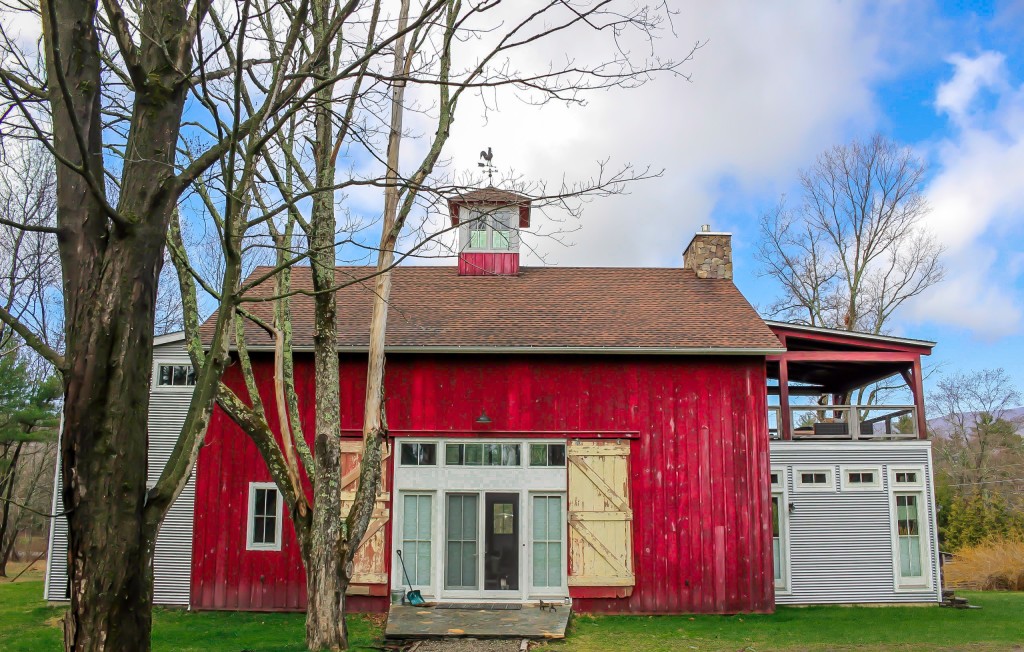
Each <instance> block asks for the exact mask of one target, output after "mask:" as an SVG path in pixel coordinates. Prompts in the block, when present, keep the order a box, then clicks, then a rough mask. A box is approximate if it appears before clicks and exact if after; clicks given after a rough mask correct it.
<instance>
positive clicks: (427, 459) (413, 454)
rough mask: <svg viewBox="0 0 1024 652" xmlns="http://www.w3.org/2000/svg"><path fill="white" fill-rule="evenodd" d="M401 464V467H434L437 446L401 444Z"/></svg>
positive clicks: (416, 443) (415, 443)
mask: <svg viewBox="0 0 1024 652" xmlns="http://www.w3.org/2000/svg"><path fill="white" fill-rule="evenodd" d="M401 462H402V466H436V465H437V444H421V443H418V442H411V443H403V444H402V446H401Z"/></svg>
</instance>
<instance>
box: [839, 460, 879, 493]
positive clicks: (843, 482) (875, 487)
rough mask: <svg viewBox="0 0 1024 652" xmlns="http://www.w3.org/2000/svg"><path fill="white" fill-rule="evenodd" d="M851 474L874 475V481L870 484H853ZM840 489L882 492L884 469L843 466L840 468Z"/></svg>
mask: <svg viewBox="0 0 1024 652" xmlns="http://www.w3.org/2000/svg"><path fill="white" fill-rule="evenodd" d="M851 473H873V474H874V477H875V479H874V481H873V482H869V483H864V482H860V483H856V484H854V483H851V482H850V475H849V474H851ZM839 483H840V489H841V490H842V491H844V492H846V491H881V489H882V469H881V467H878V466H841V467H839Z"/></svg>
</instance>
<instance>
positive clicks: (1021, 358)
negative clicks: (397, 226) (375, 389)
mask: <svg viewBox="0 0 1024 652" xmlns="http://www.w3.org/2000/svg"><path fill="white" fill-rule="evenodd" d="M670 4H671V6H672V7H673V8H674V9H676V10H677V13H676V15H674V17H673V20H672V30H671V32H669V33H665V34H662V37H661V38H660V39H659V40H658V42H657V43H656V44H655V48H656V51H657V52H658V54H660V55H662V56H668V57H675V58H680V57H683V56H685V54H686V53H687V52H688V51H689V50H690V48H691V47H692V46H693V44H694V43H695V42H702V43H704V45H703V47H701V48H700V49H699V50H698V51H697V52H696V54H695V55H694V57H693V59H692V61H690V62H689V63H688V64H687V65H686V66H685V67H684V71H685V72H686V73H687V74H688V75H689V80H686V79H683V78H679V77H675V78H673V77H671V76H668V75H663V76H661V77H659V78H657V79H655V80H654V81H652V82H650V83H648V84H647V85H645V86H643V87H641V88H639V89H632V90H628V91H620V90H616V91H610V92H603V93H599V94H597V95H594V96H591V97H590V98H589V100H588V102H587V104H586V106H568V107H567V106H564V105H547V106H544V107H540V108H538V107H534V106H527V105H523V104H522V103H517V102H515V101H505V102H502V104H501V110H500V111H497V112H490V113H488V115H487V116H486V118H484V117H483V116H482V115H481V111H480V109H479V107H478V106H474V105H473V104H472V103H471V102H470V103H466V104H465V105H463V106H461V107H460V114H459V118H458V119H457V121H456V124H455V126H454V128H453V133H452V139H451V141H450V142H449V146H448V148H447V155H448V156H450V157H451V160H452V162H453V163H452V165H453V166H454V167H456V168H458V167H464V168H465V169H472V167H473V166H475V163H476V159H477V157H478V155H479V152H480V150H481V149H484V148H486V147H487V146H490V147H492V148H493V151H494V160H495V163H497V165H498V166H499V168H501V169H503V170H505V169H512V170H514V173H515V174H516V175H520V176H521V177H524V178H526V179H530V180H540V181H548V182H550V183H554V184H557V183H559V182H560V181H561V179H562V178H563V177H568V178H570V179H571V178H585V177H587V176H589V175H590V174H592V173H593V172H594V170H595V169H596V167H595V166H596V162H597V161H600V160H605V159H608V160H609V164H610V165H612V166H614V165H618V164H623V163H631V164H633V165H634V166H639V167H644V166H650V167H651V168H652V169H655V170H663V174H662V175H661V176H660V177H659V178H656V179H650V180H646V181H642V182H638V183H636V184H634V185H632V186H630V187H629V189H628V192H627V194H624V195H621V196H616V197H610V198H603V199H596V200H594V201H592V202H590V203H588V204H586V205H585V206H584V210H583V214H582V217H581V218H580V219H579V221H578V223H577V224H576V225H575V228H576V230H575V231H573V232H572V233H569V234H567V235H566V236H565V237H564V238H563V240H564V242H563V243H558V242H555V241H554V240H551V239H544V238H540V239H538V240H537V242H536V243H535V245H534V246H535V248H536V249H537V251H538V252H539V253H540V254H542V255H543V263H544V264H549V265H551V264H553V265H598V266H604V265H607V266H672V265H680V264H681V252H682V250H683V248H684V247H685V245H686V244H687V242H688V241H689V238H690V236H691V235H692V234H693V232H695V231H696V230H697V229H698V228H699V226H700V225H701V224H710V225H711V226H712V228H713V229H714V230H723V231H729V232H731V233H732V234H733V240H734V256H735V282H736V284H737V286H738V287H739V288H740V290H741V291H742V292H743V293H744V294H745V295H746V296H747V297H748V299H749V300H750V301H751V303H753V304H754V305H755V306H765V305H767V304H768V303H769V302H770V301H771V300H772V298H773V297H774V295H775V292H776V288H775V287H774V286H773V285H772V283H771V282H770V281H769V280H768V279H766V278H763V277H762V276H761V275H759V270H758V266H757V263H756V262H755V261H754V259H753V252H754V248H755V246H756V243H757V220H758V217H759V215H760V213H761V212H763V211H765V210H767V209H769V208H771V207H772V206H774V205H775V204H776V203H777V202H778V201H779V200H780V198H781V197H782V196H783V195H786V194H789V195H791V196H796V195H797V193H798V191H799V188H798V186H797V181H798V176H799V171H800V170H801V169H802V168H806V167H809V166H810V165H811V164H812V163H813V162H814V160H815V158H816V157H817V156H818V154H819V153H821V152H822V151H824V150H825V149H827V148H829V147H831V146H833V145H836V144H844V143H847V142H849V141H851V140H852V139H855V138H860V139H867V138H870V137H871V135H872V134H874V133H881V134H884V135H886V136H888V137H890V138H892V139H894V140H896V141H898V142H900V143H903V144H905V145H907V146H909V147H911V148H913V149H914V151H915V152H916V153H917V155H918V156H919V157H921V159H922V160H923V161H925V163H926V165H927V170H928V172H927V178H926V181H925V187H924V192H925V195H926V197H927V199H928V202H929V205H930V208H931V210H930V212H929V213H928V214H927V216H926V217H925V218H924V224H925V226H926V228H928V229H929V230H930V231H931V232H932V233H933V234H934V235H935V236H936V237H937V238H938V239H939V241H940V242H941V243H942V244H943V245H944V246H945V248H946V252H945V254H944V264H945V267H946V270H947V272H946V278H945V280H944V281H943V282H942V283H941V284H939V285H937V286H935V287H933V288H931V289H930V290H929V291H928V292H927V293H925V294H924V295H922V296H921V297H919V298H918V299H917V300H915V301H914V302H913V303H911V304H909V305H907V306H905V308H904V309H903V310H902V312H900V313H898V314H897V318H896V320H895V322H893V326H892V334H894V335H901V336H905V337H914V338H920V339H927V340H933V341H936V342H938V345H937V346H936V348H935V351H934V354H933V355H932V356H931V360H930V366H931V368H932V369H933V370H934V373H933V374H932V375H931V376H930V377H929V382H928V384H929V385H933V384H934V382H935V381H936V380H937V379H938V378H939V377H940V376H941V374H946V373H951V372H953V371H971V370H976V369H982V368H989V367H1003V368H1005V369H1006V370H1007V372H1009V373H1010V374H1011V376H1012V378H1013V379H1014V381H1015V382H1016V384H1017V386H1018V387H1019V388H1022V389H1024V2H996V3H970V2H961V3H936V2H919V1H915V0H908V1H905V2H886V3H880V4H872V3H867V2H864V3H861V2H828V1H825V0H813V1H809V2H784V3H763V2H757V1H752V2H728V3H706V2H692V3H686V2H684V3H670ZM672 32H674V33H672ZM577 45H578V44H577ZM561 46H562V44H557V45H552V46H551V47H561ZM545 54H546V53H544V52H538V53H535V56H539V57H540V56H544V55H545ZM539 221H540V222H541V224H537V221H535V225H534V227H535V228H537V229H543V228H545V227H544V225H543V218H541V220H539ZM526 258H527V264H531V263H532V264H539V263H540V262H541V261H540V260H539V259H538V258H537V256H534V255H527V256H526Z"/></svg>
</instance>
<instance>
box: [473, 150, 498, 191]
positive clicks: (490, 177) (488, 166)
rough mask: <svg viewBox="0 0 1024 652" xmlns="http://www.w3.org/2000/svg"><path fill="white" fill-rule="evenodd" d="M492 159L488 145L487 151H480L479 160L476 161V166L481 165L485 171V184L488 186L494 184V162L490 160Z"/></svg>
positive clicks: (492, 154) (492, 155)
mask: <svg viewBox="0 0 1024 652" xmlns="http://www.w3.org/2000/svg"><path fill="white" fill-rule="evenodd" d="M492 159H494V153H493V152H491V148H490V147H488V148H487V151H481V152H480V162H479V163H477V165H478V166H480V167H482V168H483V169H484V170H485V171H486V172H487V185H489V186H493V185H494V163H493V162H492Z"/></svg>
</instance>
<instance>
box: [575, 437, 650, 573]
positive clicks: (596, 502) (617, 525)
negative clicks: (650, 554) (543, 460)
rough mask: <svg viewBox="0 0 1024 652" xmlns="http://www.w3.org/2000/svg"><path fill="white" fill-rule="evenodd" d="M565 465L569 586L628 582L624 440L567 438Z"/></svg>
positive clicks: (630, 569) (628, 512)
mask: <svg viewBox="0 0 1024 652" xmlns="http://www.w3.org/2000/svg"><path fill="white" fill-rule="evenodd" d="M568 467H569V505H568V507H569V586H571V587H572V586H576V587H627V586H628V587H631V586H633V585H634V583H635V579H634V575H633V510H632V509H631V508H630V504H629V443H628V442H626V443H622V442H611V441H587V442H577V443H572V442H570V443H569V446H568ZM620 591H621V589H620Z"/></svg>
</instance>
